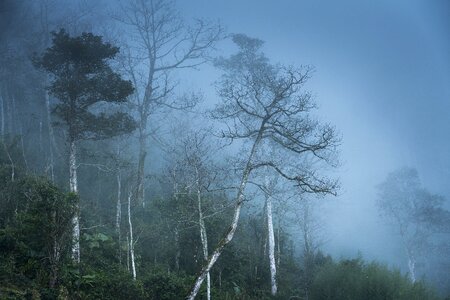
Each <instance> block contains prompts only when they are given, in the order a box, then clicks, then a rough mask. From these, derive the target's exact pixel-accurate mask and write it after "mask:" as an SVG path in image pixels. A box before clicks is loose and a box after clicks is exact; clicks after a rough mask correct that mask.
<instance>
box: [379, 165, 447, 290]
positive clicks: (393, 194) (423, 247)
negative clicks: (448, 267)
mask: <svg viewBox="0 0 450 300" xmlns="http://www.w3.org/2000/svg"><path fill="white" fill-rule="evenodd" d="M377 188H378V192H379V194H378V199H377V206H378V209H379V210H380V212H381V213H382V214H383V215H384V216H385V217H386V218H387V219H388V220H389V222H390V223H391V224H392V225H393V226H394V227H395V228H396V231H397V232H398V234H399V235H400V237H401V241H402V243H403V247H404V249H405V253H406V256H407V259H408V270H409V276H410V279H411V281H412V282H415V281H416V278H417V276H416V275H417V274H416V273H417V270H416V269H417V267H416V266H417V260H418V259H419V258H420V257H421V256H422V255H423V254H424V253H425V251H428V250H431V248H430V242H431V236H432V234H433V233H436V232H439V231H441V230H442V229H445V227H447V228H448V224H450V223H449V220H450V214H449V212H448V211H447V210H445V209H444V208H443V203H444V198H443V197H442V196H440V195H435V194H431V193H430V192H429V191H428V190H426V189H425V188H423V187H422V185H421V182H420V179H419V174H418V172H417V170H416V169H413V168H406V167H405V168H402V169H399V170H396V171H394V172H392V173H390V174H389V175H388V176H387V178H386V180H385V181H383V182H382V183H381V184H380V185H378V186H377Z"/></svg>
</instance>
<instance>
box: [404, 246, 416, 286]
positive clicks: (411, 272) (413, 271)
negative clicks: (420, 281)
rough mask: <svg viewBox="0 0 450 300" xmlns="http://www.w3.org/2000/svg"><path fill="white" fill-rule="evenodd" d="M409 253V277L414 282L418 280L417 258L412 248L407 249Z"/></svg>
mask: <svg viewBox="0 0 450 300" xmlns="http://www.w3.org/2000/svg"><path fill="white" fill-rule="evenodd" d="M406 251H407V254H408V270H409V278H410V279H411V282H412V283H415V282H416V258H415V257H414V255H413V253H412V251H411V250H409V249H407V250H406Z"/></svg>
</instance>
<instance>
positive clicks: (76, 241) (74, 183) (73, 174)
mask: <svg viewBox="0 0 450 300" xmlns="http://www.w3.org/2000/svg"><path fill="white" fill-rule="evenodd" d="M76 150H77V149H76V143H75V141H71V142H70V145H69V189H70V191H71V192H72V193H75V194H76V193H78V178H77V168H78V166H77V158H76ZM72 228H73V229H72V230H73V232H72V260H73V261H74V262H76V263H79V262H80V207H79V204H78V203H76V204H75V214H74V216H73V218H72Z"/></svg>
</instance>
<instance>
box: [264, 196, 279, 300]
mask: <svg viewBox="0 0 450 300" xmlns="http://www.w3.org/2000/svg"><path fill="white" fill-rule="evenodd" d="M266 214H267V234H268V236H269V264H270V286H271V292H272V295H273V296H275V295H276V294H277V289H278V287H277V266H276V262H275V234H274V230H273V218H272V196H271V195H269V194H266Z"/></svg>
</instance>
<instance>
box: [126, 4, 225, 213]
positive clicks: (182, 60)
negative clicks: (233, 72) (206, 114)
mask: <svg viewBox="0 0 450 300" xmlns="http://www.w3.org/2000/svg"><path fill="white" fill-rule="evenodd" d="M117 19H118V20H119V21H120V22H121V23H122V25H125V26H124V28H125V30H126V36H129V37H131V40H129V41H127V42H126V44H127V45H130V53H129V55H127V57H126V58H125V59H124V67H125V69H126V70H127V72H128V73H129V75H130V78H132V80H133V83H134V85H135V87H136V92H135V94H134V97H133V99H134V101H133V103H134V104H135V107H136V110H137V115H138V135H139V157H138V170H137V182H136V190H137V199H136V200H137V202H138V204H142V205H143V204H144V191H145V189H144V187H145V182H144V179H145V164H146V159H147V151H148V149H147V147H148V139H149V136H150V135H151V132H150V131H149V127H150V125H151V124H150V123H149V120H150V117H151V116H152V115H153V114H155V113H156V112H157V111H160V110H161V109H163V108H169V109H173V108H175V109H183V108H188V107H192V106H193V105H195V104H196V102H197V99H196V97H191V98H188V99H186V98H183V99H182V100H181V101H180V99H179V98H176V97H174V94H173V93H174V89H175V87H176V84H177V83H176V81H174V80H172V79H171V75H172V73H173V72H174V71H176V70H179V69H186V68H194V67H196V66H199V65H201V64H203V63H205V62H206V61H207V59H208V54H209V53H210V51H211V50H212V49H213V47H214V45H215V44H216V43H217V42H218V41H219V40H220V39H221V38H222V32H223V30H222V28H221V27H220V26H218V25H210V24H207V23H205V22H203V21H200V20H199V21H197V22H196V24H195V25H194V26H193V27H189V26H187V25H185V24H183V22H182V20H181V18H180V15H179V13H178V12H177V10H176V8H175V3H174V1H171V0H131V1H126V5H123V6H122V9H121V12H120V14H119V16H118V17H117Z"/></svg>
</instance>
